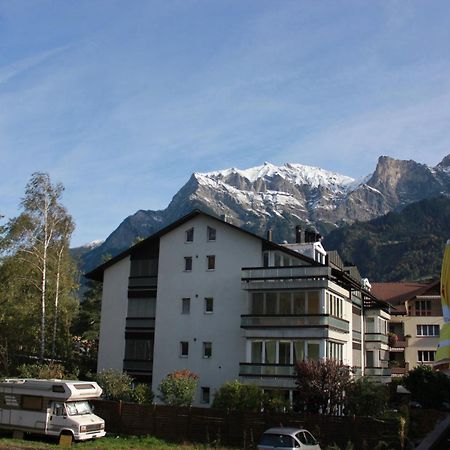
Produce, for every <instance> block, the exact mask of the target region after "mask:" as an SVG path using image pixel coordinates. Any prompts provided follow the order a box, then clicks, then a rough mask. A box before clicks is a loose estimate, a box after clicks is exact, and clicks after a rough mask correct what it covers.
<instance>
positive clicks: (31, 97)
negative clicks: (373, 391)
mask: <svg viewBox="0 0 450 450" xmlns="http://www.w3.org/2000/svg"><path fill="white" fill-rule="evenodd" d="M449 18H450V2H448V1H447V0H443V1H439V0H432V1H426V0H422V1H414V0H409V1H400V0H398V1H397V0H395V1H388V0H378V1H363V0H358V1H356V0H355V1H344V0H342V1H340V0H333V1H331V0H323V1H317V0H293V1H290V0H270V1H266V0H159V1H154V0H133V1H130V0H77V1H73V0H51V1H48V0H0V164H1V169H2V170H1V174H2V176H1V177H0V214H1V215H3V216H5V219H4V220H6V219H8V218H11V217H14V216H16V215H17V214H19V212H20V201H21V198H22V197H23V195H24V190H25V186H26V184H27V182H28V181H29V179H30V176H31V174H32V173H33V172H37V171H39V172H48V173H49V174H50V177H51V179H52V181H54V182H61V183H63V184H64V186H65V192H64V196H63V203H64V205H65V206H66V207H67V209H68V210H69V213H70V214H71V215H72V216H73V218H74V221H75V223H76V230H75V232H74V235H73V239H72V246H78V245H82V244H84V243H87V242H90V241H92V240H96V239H105V238H106V237H107V236H108V235H109V234H110V233H111V232H112V231H113V230H114V229H115V228H116V227H117V226H118V225H119V224H120V223H121V222H122V220H124V219H125V218H126V217H127V216H128V215H130V214H133V213H135V212H136V211H137V210H139V209H145V210H157V209H164V208H165V207H166V206H167V205H168V203H169V202H170V200H171V198H172V197H173V196H174V195H175V194H176V192H177V191H178V190H179V189H180V188H181V187H182V186H183V185H184V184H185V183H186V182H187V181H188V179H189V177H190V175H191V174H192V173H193V172H208V171H214V170H219V169H225V168H229V167H236V168H239V169H246V168H249V167H253V166H258V165H261V164H263V163H264V162H265V161H268V162H271V163H273V164H279V165H281V164H284V163H287V162H289V163H299V164H305V165H311V166H316V167H321V168H324V169H328V170H331V171H335V172H338V173H341V174H344V175H348V176H351V177H353V178H362V177H364V176H367V175H368V174H370V173H371V172H373V171H374V170H375V167H376V163H377V160H378V157H379V156H380V155H388V156H391V157H393V158H397V159H413V160H415V161H417V162H420V163H424V164H428V165H432V166H434V165H436V164H437V163H439V162H440V161H441V160H442V158H443V157H444V156H446V155H447V154H448V153H450V126H449V125H450V26H449Z"/></svg>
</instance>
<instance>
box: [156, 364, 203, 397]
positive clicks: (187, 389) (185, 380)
mask: <svg viewBox="0 0 450 450" xmlns="http://www.w3.org/2000/svg"><path fill="white" fill-rule="evenodd" d="M197 380H198V376H197V375H196V374H195V373H192V372H190V371H189V370H187V369H184V370H178V371H175V372H172V373H169V374H168V375H167V376H166V378H164V379H163V380H162V381H161V384H160V385H159V387H158V390H159V392H160V393H161V395H160V396H159V398H160V399H161V400H162V401H163V402H164V403H165V404H166V405H171V406H190V405H191V404H192V400H193V399H194V395H195V389H196V387H197Z"/></svg>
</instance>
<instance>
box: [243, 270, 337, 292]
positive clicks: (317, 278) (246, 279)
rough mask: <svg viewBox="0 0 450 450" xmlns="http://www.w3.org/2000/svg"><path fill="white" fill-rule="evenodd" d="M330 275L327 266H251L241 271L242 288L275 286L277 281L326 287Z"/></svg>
mask: <svg viewBox="0 0 450 450" xmlns="http://www.w3.org/2000/svg"><path fill="white" fill-rule="evenodd" d="M330 275H331V269H330V268H329V267H309V266H308V267H305V266H287V267H252V268H243V269H242V272H241V280H242V288H243V289H250V288H255V289H256V288H258V289H259V288H263V287H270V288H273V287H276V285H277V283H281V284H282V285H285V284H286V283H289V286H290V287H296V286H297V285H299V286H300V287H310V288H321V287H326V286H327V284H328V280H329V278H330Z"/></svg>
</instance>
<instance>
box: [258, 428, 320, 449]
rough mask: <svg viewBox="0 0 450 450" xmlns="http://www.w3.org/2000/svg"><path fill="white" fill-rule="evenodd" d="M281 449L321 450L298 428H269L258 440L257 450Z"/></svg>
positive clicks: (317, 444)
mask: <svg viewBox="0 0 450 450" xmlns="http://www.w3.org/2000/svg"><path fill="white" fill-rule="evenodd" d="M278 448H283V449H285V450H294V449H305V450H321V449H320V445H319V443H318V442H317V440H316V439H315V438H314V436H313V435H312V434H311V433H310V432H309V431H308V430H301V429H299V428H284V427H281V428H269V429H268V430H266V431H265V432H264V434H263V435H262V436H261V439H260V440H259V444H258V450H269V449H278Z"/></svg>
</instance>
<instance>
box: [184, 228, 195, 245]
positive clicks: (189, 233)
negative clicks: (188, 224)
mask: <svg viewBox="0 0 450 450" xmlns="http://www.w3.org/2000/svg"><path fill="white" fill-rule="evenodd" d="M185 234H186V236H185V238H186V242H194V228H189V230H186V232H185Z"/></svg>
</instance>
